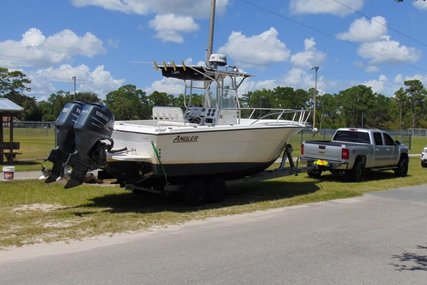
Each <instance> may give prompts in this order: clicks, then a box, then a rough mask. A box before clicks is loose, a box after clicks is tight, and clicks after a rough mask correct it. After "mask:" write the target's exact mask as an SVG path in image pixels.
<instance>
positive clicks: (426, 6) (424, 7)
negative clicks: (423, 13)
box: [412, 0, 427, 10]
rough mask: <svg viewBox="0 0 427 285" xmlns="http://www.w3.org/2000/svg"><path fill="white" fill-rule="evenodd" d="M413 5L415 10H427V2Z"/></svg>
mask: <svg viewBox="0 0 427 285" xmlns="http://www.w3.org/2000/svg"><path fill="white" fill-rule="evenodd" d="M412 5H414V7H415V8H417V9H420V10H427V2H426V1H421V0H419V1H413V2H412Z"/></svg>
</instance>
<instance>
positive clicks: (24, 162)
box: [3, 160, 42, 166]
mask: <svg viewBox="0 0 427 285" xmlns="http://www.w3.org/2000/svg"><path fill="white" fill-rule="evenodd" d="M3 164H8V163H7V162H5V163H3ZM41 164H42V161H40V160H16V161H14V162H13V164H12V165H15V166H18V165H19V166H21V165H23V166H25V165H41ZM8 165H9V164H8Z"/></svg>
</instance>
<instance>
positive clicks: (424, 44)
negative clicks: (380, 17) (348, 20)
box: [331, 0, 427, 46]
mask: <svg viewBox="0 0 427 285" xmlns="http://www.w3.org/2000/svg"><path fill="white" fill-rule="evenodd" d="M331 1H334V2H335V3H337V4H339V5H341V6H343V7H345V8H347V9H349V10H351V11H353V12H355V13H356V14H359V15H361V16H363V17H366V18H369V19H371V20H372V21H373V22H375V23H377V24H380V25H382V26H384V27H386V28H387V29H389V30H391V31H393V32H395V33H396V34H399V35H401V36H404V37H405V38H407V39H410V40H413V41H414V42H417V43H419V44H421V45H423V46H427V43H425V42H422V41H420V40H418V39H416V38H414V37H412V36H410V35H407V34H405V33H402V32H400V31H398V30H397V29H395V28H393V27H390V26H389V25H387V24H384V23H381V22H380V21H377V20H375V19H374V18H373V17H371V16H369V15H366V14H364V13H362V12H360V11H358V10H355V9H353V8H351V7H350V6H348V5H346V4H344V3H342V2H340V1H338V0H331Z"/></svg>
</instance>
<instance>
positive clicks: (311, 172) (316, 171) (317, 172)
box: [307, 168, 322, 178]
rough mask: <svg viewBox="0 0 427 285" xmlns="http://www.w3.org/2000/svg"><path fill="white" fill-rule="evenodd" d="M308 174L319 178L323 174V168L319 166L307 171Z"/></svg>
mask: <svg viewBox="0 0 427 285" xmlns="http://www.w3.org/2000/svg"><path fill="white" fill-rule="evenodd" d="M307 174H308V176H310V177H312V178H319V177H320V175H322V170H320V169H319V168H312V169H309V170H308V171H307Z"/></svg>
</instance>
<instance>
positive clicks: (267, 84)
mask: <svg viewBox="0 0 427 285" xmlns="http://www.w3.org/2000/svg"><path fill="white" fill-rule="evenodd" d="M277 86H279V84H278V82H276V80H261V81H256V80H251V79H247V80H245V81H243V83H242V85H241V86H240V88H239V96H242V95H243V94H246V93H248V92H249V91H255V90H262V89H274V88H276V87H277Z"/></svg>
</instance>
